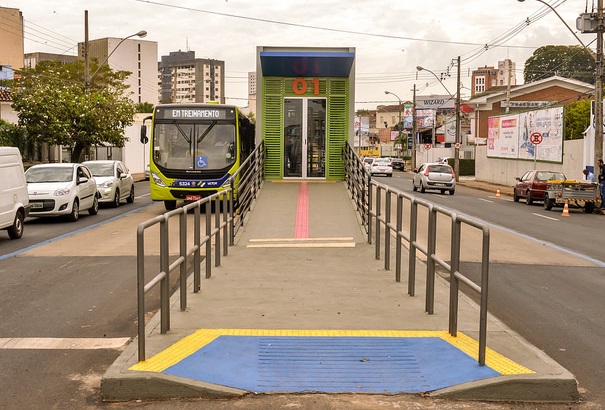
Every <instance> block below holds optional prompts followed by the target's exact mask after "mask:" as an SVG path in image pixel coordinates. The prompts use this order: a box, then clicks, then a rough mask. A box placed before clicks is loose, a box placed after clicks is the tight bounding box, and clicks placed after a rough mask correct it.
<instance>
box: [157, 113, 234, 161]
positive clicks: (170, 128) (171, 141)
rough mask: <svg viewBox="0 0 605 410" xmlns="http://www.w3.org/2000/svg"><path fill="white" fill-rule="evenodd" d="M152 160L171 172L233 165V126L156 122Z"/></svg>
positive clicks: (212, 123) (217, 123) (210, 123)
mask: <svg viewBox="0 0 605 410" xmlns="http://www.w3.org/2000/svg"><path fill="white" fill-rule="evenodd" d="M153 152H154V155H153V157H154V158H153V159H154V161H155V163H156V164H157V165H159V166H160V167H163V168H166V169H174V170H192V169H194V170H219V169H224V168H227V167H231V166H232V165H233V164H234V163H235V160H236V158H235V126H234V125H233V124H222V123H219V122H217V121H213V122H209V123H184V122H178V123H176V122H170V123H156V125H155V129H154V147H153Z"/></svg>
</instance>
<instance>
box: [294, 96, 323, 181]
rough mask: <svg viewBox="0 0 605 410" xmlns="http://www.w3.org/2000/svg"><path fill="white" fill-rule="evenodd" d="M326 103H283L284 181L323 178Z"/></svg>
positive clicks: (312, 100) (310, 100) (297, 100)
mask: <svg viewBox="0 0 605 410" xmlns="http://www.w3.org/2000/svg"><path fill="white" fill-rule="evenodd" d="M325 152H326V100H325V99H322V98H286V99H285V100H284V178H325V177H326V155H325Z"/></svg>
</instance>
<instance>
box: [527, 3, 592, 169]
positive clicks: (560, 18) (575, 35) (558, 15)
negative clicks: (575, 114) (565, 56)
mask: <svg viewBox="0 0 605 410" xmlns="http://www.w3.org/2000/svg"><path fill="white" fill-rule="evenodd" d="M517 1H518V2H520V3H523V2H524V1H525V0H517ZM536 1H539V2H540V3H542V4H544V5H545V6H546V7H548V8H549V9H551V10H552V11H553V12H554V13H555V14H556V15H557V17H559V20H561V21H562V22H563V24H565V27H567V29H568V30H569V31H570V32H571V34H573V36H574V37H575V38H576V40H578V42H579V43H580V44H582V47H584V49H588V47H587V46H586V45H585V44H584V43H583V42H582V40H580V38H579V37H578V36H577V34H576V32H575V31H573V30H572V29H571V27H569V25H568V24H567V23H566V22H565V20H563V17H561V15H560V14H559V13H558V12H557V10H555V8H554V7H553V6H551V5H550V4H548V3H546V2H545V1H544V0H536ZM576 26H578V24H577V23H576ZM578 28H580V27H578ZM585 32H587V33H596V34H597V52H596V55H594V54H592V53H591V55H592V56H593V58H594V59H595V61H596V63H597V66H596V73H595V91H594V102H595V112H594V117H595V119H594V122H595V124H594V158H593V161H594V163H593V165H594V166H596V164H597V161H598V160H599V159H602V158H603V0H598V2H597V14H596V27H595V29H594V30H587V31H585Z"/></svg>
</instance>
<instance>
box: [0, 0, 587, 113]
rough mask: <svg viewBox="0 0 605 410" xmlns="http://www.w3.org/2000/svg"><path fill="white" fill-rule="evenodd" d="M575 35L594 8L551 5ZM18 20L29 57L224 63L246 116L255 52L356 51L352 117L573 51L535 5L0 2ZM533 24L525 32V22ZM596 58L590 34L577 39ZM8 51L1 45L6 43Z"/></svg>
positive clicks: (231, 94) (564, 33)
mask: <svg viewBox="0 0 605 410" xmlns="http://www.w3.org/2000/svg"><path fill="white" fill-rule="evenodd" d="M545 1H547V2H548V3H549V4H551V5H552V6H553V7H555V8H556V10H557V12H558V13H559V14H560V15H561V17H562V18H563V19H564V20H565V21H566V22H567V24H568V25H569V26H570V27H571V29H573V30H575V27H576V18H577V17H578V16H579V14H580V13H584V12H585V11H586V7H587V5H586V3H587V2H588V7H589V9H588V11H589V12H590V11H591V9H590V8H591V7H592V5H593V3H595V1H594V0H545ZM0 6H2V7H11V8H17V9H20V10H21V12H22V13H23V19H24V26H25V52H26V53H30V52H51V53H66V54H72V55H75V54H76V45H77V43H78V42H79V41H83V40H84V10H88V21H89V37H90V39H91V40H92V39H97V38H103V37H126V36H129V35H131V34H134V33H136V32H138V31H139V30H146V31H147V32H148V35H147V37H146V38H145V40H149V41H155V42H157V43H158V53H159V55H158V60H159V58H160V57H161V56H162V55H167V54H168V53H169V52H171V51H178V50H183V51H185V50H192V51H195V53H196V57H199V58H215V59H219V60H223V61H225V68H226V74H227V78H226V93H225V95H226V96H227V102H228V103H233V104H237V105H241V106H244V105H246V98H247V90H248V89H247V73H248V71H254V70H255V68H256V65H255V64H256V63H255V58H256V57H255V53H256V46H259V45H260V46H306V47H355V48H356V73H357V76H356V85H355V87H356V96H355V101H356V104H355V105H356V109H359V108H374V107H375V106H376V105H378V104H392V103H395V104H396V103H397V100H396V98H394V97H392V96H389V95H385V93H384V91H385V90H388V91H390V92H392V93H395V94H397V95H398V96H399V97H400V98H401V99H402V100H411V99H412V89H413V87H414V84H416V87H417V90H418V91H417V94H418V95H428V94H447V91H446V90H445V89H444V86H443V85H442V84H440V83H439V82H438V81H437V80H436V79H435V77H434V76H433V75H431V74H430V73H429V72H426V71H424V72H420V73H418V72H417V70H416V66H422V67H425V68H427V69H429V70H431V71H433V72H434V73H435V74H436V75H437V76H441V73H446V72H447V71H448V68H449V73H450V74H451V76H450V77H449V78H444V80H443V84H444V85H445V87H446V88H447V89H448V90H449V92H451V93H455V92H456V67H455V65H453V64H452V63H453V62H455V60H456V58H457V56H461V60H462V64H461V83H462V86H463V88H462V96H463V97H465V96H470V89H469V88H470V85H471V84H470V72H471V71H472V70H473V69H475V68H477V67H483V66H485V65H487V66H497V64H498V61H501V60H504V59H506V58H510V59H511V60H513V61H514V62H515V63H516V64H517V72H516V76H517V82H518V83H519V84H520V83H522V82H523V66H524V63H525V60H526V59H527V58H528V57H529V56H531V55H532V53H533V51H534V50H535V49H536V48H538V47H540V46H543V45H549V44H556V45H577V44H578V41H577V40H576V39H575V37H574V36H573V35H572V33H571V32H570V31H569V30H568V29H567V28H566V27H565V25H564V24H563V22H562V21H561V20H560V19H559V18H558V17H557V15H556V14H554V13H553V12H552V11H550V9H548V8H547V7H546V6H544V5H543V4H541V3H540V2H538V1H537V0H526V1H525V2H519V1H517V0H421V1H416V0H391V1H386V0H308V1H305V0H301V1H298V2H297V1H293V0H179V1H173V0H153V1H152V0H87V1H82V0H0ZM527 19H529V21H530V24H529V25H528V24H527V22H526V20H527ZM577 34H578V36H579V37H580V38H581V39H582V40H583V42H584V43H585V44H589V46H590V47H591V48H592V49H594V47H595V41H594V40H595V38H596V36H595V35H594V34H581V33H577ZM0 41H1V39H0Z"/></svg>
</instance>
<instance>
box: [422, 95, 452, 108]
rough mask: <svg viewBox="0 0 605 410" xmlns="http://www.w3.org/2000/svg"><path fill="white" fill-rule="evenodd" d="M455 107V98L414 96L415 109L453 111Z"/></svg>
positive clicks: (446, 96)
mask: <svg viewBox="0 0 605 410" xmlns="http://www.w3.org/2000/svg"><path fill="white" fill-rule="evenodd" d="M455 107H456V97H454V96H452V95H426V96H416V109H418V108H427V109H428V108H431V109H433V110H453V109H454V108H455Z"/></svg>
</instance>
